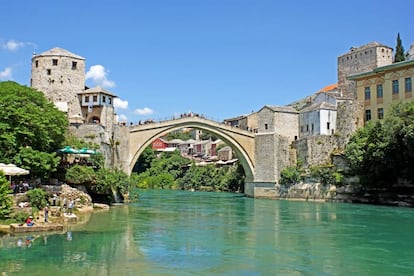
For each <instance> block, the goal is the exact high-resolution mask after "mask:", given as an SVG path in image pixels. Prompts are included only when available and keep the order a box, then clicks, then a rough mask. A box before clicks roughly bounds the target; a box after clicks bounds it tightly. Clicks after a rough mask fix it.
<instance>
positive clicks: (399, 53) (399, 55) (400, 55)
mask: <svg viewBox="0 0 414 276" xmlns="http://www.w3.org/2000/svg"><path fill="white" fill-rule="evenodd" d="M404 60H405V52H404V47H403V45H402V42H401V38H400V33H398V35H397V45H396V46H395V56H394V62H400V61H404Z"/></svg>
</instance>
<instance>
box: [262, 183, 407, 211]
mask: <svg viewBox="0 0 414 276" xmlns="http://www.w3.org/2000/svg"><path fill="white" fill-rule="evenodd" d="M257 198H271V199H285V200H303V201H325V202H347V203H364V204H377V205H388V206H400V207H414V187H400V188H395V189H392V190H380V189H376V190H367V189H361V188H359V187H357V186H353V185H346V186H340V187H338V186H335V185H323V184H321V183H304V182H300V183H297V184H295V185H291V186H287V185H281V184H276V185H275V186H274V187H268V188H264V189H262V191H261V193H260V194H259V196H257Z"/></svg>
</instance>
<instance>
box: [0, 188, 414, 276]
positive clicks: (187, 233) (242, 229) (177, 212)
mask: <svg viewBox="0 0 414 276" xmlns="http://www.w3.org/2000/svg"><path fill="white" fill-rule="evenodd" d="M413 211H414V210H413V209H408V208H395V207H382V206H372V205H357V204H338V203H315V202H299V201H296V202H295V201H277V200H264V199H263V200H261V199H251V198H246V197H243V196H242V195H237V194H229V193H208V192H185V191H168V190H146V191H145V190H144V191H142V192H141V200H140V201H139V202H138V203H135V204H131V205H119V206H113V207H111V208H110V211H109V212H99V213H93V214H92V215H91V216H90V218H88V222H87V223H85V224H77V225H70V226H68V229H67V232H65V233H56V234H51V233H48V234H43V233H42V234H31V235H26V236H3V237H0V273H3V274H1V275H42V276H45V275H55V276H56V275H94V276H99V275H414V250H413V249H414V212H413Z"/></svg>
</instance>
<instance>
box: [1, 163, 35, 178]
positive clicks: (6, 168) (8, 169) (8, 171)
mask: <svg viewBox="0 0 414 276" xmlns="http://www.w3.org/2000/svg"><path fill="white" fill-rule="evenodd" d="M0 171H3V173H4V175H9V176H15V175H27V174H29V173H30V171H29V170H26V169H22V168H19V167H17V166H16V165H14V164H7V165H6V164H4V163H0Z"/></svg>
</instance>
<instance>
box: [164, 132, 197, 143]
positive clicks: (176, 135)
mask: <svg viewBox="0 0 414 276" xmlns="http://www.w3.org/2000/svg"><path fill="white" fill-rule="evenodd" d="M164 138H165V139H166V140H168V141H170V140H173V139H181V140H183V141H186V140H189V139H192V138H193V136H192V134H191V132H184V131H183V130H181V129H180V130H177V131H173V132H170V133H168V134H167V135H166V136H165V137H164Z"/></svg>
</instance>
